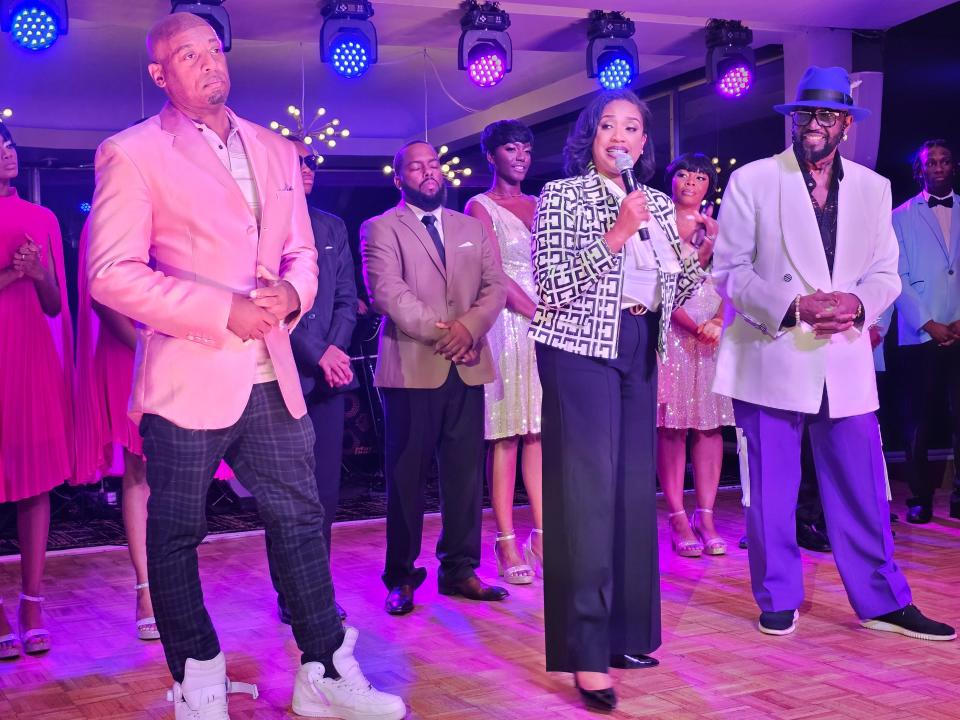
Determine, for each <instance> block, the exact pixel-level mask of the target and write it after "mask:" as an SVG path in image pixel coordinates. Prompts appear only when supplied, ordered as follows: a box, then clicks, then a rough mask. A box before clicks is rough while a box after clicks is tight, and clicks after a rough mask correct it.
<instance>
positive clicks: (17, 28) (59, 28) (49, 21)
mask: <svg viewBox="0 0 960 720" xmlns="http://www.w3.org/2000/svg"><path fill="white" fill-rule="evenodd" d="M0 24H2V29H3V30H4V31H6V32H9V33H10V37H12V38H13V41H14V42H15V43H17V45H19V46H20V47H22V48H25V49H27V50H34V51H39V50H46V49H47V48H49V47H50V46H51V45H53V44H54V43H55V42H56V41H57V39H58V38H59V37H60V36H61V35H65V34H66V33H67V5H66V1H65V0H59V1H57V0H27V2H14V3H10V4H7V7H5V8H4V9H3V10H2V12H0Z"/></svg>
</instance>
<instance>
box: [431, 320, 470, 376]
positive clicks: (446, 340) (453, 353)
mask: <svg viewBox="0 0 960 720" xmlns="http://www.w3.org/2000/svg"><path fill="white" fill-rule="evenodd" d="M437 327H438V328H440V329H441V330H444V331H445V332H444V334H443V335H442V336H441V338H440V339H439V340H437V342H436V343H435V344H434V346H433V351H434V353H436V354H437V355H442V356H443V357H445V358H446V359H447V360H450V361H451V362H454V363H456V364H458V365H459V364H462V363H466V364H468V365H469V364H470V363H473V362H475V361H476V359H477V357H478V356H479V353H478V352H477V350H475V349H474V347H473V345H474V343H473V336H472V335H471V334H470V331H469V330H467V328H466V327H465V326H464V325H463V323H461V322H460V321H459V320H454V321H453V322H443V321H441V322H438V323H437Z"/></svg>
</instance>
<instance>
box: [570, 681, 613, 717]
mask: <svg viewBox="0 0 960 720" xmlns="http://www.w3.org/2000/svg"><path fill="white" fill-rule="evenodd" d="M577 690H579V691H580V697H581V698H583V704H584V705H586V706H587V709H589V710H601V711H603V712H608V711H610V710H615V709H616V707H617V693H615V692H614V690H613V688H612V687H609V688H604V689H603V690H584V689H583V688H582V687H580V686H579V685H577Z"/></svg>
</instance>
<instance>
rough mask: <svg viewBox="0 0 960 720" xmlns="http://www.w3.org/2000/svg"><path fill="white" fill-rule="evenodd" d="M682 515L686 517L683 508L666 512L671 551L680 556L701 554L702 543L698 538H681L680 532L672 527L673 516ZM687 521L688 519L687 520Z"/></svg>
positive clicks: (698, 555) (694, 556)
mask: <svg viewBox="0 0 960 720" xmlns="http://www.w3.org/2000/svg"><path fill="white" fill-rule="evenodd" d="M680 515H683V519H684V520H686V519H687V513H686V512H685V511H683V510H677V512H674V513H667V522H668V524H669V526H670V545H671V547H673V551H674V552H675V553H676V554H677V555H679V556H680V557H688V558H696V557H700V556H701V555H702V554H703V543H701V542H700V541H699V540H681V539H680V533H678V532H677V531H676V530H675V529H674V527H673V518H675V517H679V516H680ZM687 522H688V523H689V521H687Z"/></svg>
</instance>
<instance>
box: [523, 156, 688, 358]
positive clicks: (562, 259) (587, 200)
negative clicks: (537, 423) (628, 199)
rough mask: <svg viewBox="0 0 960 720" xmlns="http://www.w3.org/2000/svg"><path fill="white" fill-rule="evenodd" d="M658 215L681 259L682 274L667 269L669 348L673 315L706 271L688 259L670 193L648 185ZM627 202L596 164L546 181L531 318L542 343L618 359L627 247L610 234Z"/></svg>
mask: <svg viewBox="0 0 960 720" xmlns="http://www.w3.org/2000/svg"><path fill="white" fill-rule="evenodd" d="M641 189H642V190H643V191H644V193H646V196H647V201H648V207H649V208H650V213H651V215H653V218H654V220H655V221H656V222H657V223H658V224H659V225H660V227H661V228H662V229H663V232H664V234H665V235H666V237H667V239H668V240H669V241H670V245H671V247H672V248H673V250H674V252H676V254H677V258H678V260H679V261H680V264H681V272H680V273H667V272H663V271H662V270H661V271H660V284H661V307H660V309H661V315H660V332H659V337H658V342H657V349H658V351H659V352H661V353H662V352H663V350H664V348H665V347H666V338H667V334H668V333H669V332H670V314H671V313H672V312H673V309H674V308H676V307H679V306H680V305H682V304H683V303H684V302H685V301H686V300H687V299H688V298H689V297H690V296H691V295H692V294H693V292H694V291H695V290H696V289H697V287H698V286H699V285H700V283H702V282H703V279H704V278H705V277H706V274H705V273H704V271H703V270H702V268H701V267H700V264H699V261H698V258H697V256H696V255H693V256H691V257H689V258H686V259H683V258H682V255H681V252H680V235H679V233H678V232H677V222H676V211H675V209H674V206H673V201H672V200H671V199H670V197H669V196H668V195H666V194H664V193H662V192H660V191H658V190H654V189H653V188H649V187H646V186H641ZM618 211H619V206H618V203H617V199H616V197H614V195H613V194H612V193H611V192H610V191H609V190H608V189H607V187H606V185H605V184H604V182H603V178H601V177H600V175H598V174H597V172H596V170H595V169H594V168H593V166H591V167H590V168H589V171H588V172H587V173H586V174H585V175H579V176H577V177H572V178H566V179H564V180H556V181H553V182H550V183H547V185H546V186H545V187H544V188H543V192H542V193H541V194H540V202H539V203H538V205H537V215H536V219H535V221H534V233H533V273H534V280H535V281H536V289H537V294H538V297H539V302H538V305H537V311H536V313H535V315H534V317H533V321H532V322H531V324H530V335H531V337H533V339H534V340H535V341H537V342H540V343H543V344H545V345H550V346H551V347H556V348H559V349H561V350H566V351H567V352H572V353H575V354H577V355H589V356H592V357H598V358H606V359H613V358H615V357H617V346H618V342H619V338H620V296H621V291H622V288H623V254H624V253H623V252H622V251H621V252H618V253H614V252H612V251H611V250H610V248H609V247H608V246H607V243H606V241H605V240H604V235H605V234H606V232H607V231H608V230H609V229H610V228H611V227H613V224H614V222H616V219H617V214H618Z"/></svg>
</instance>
